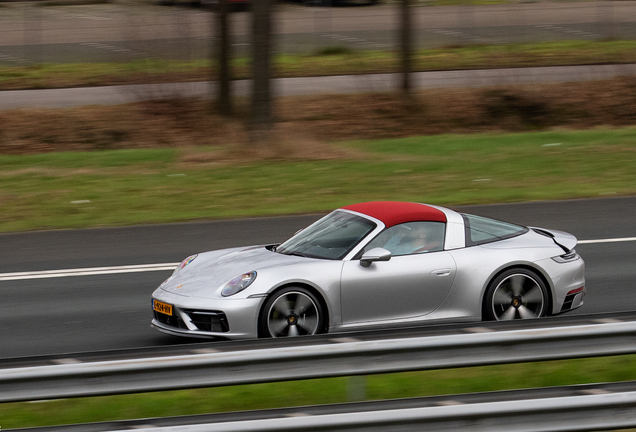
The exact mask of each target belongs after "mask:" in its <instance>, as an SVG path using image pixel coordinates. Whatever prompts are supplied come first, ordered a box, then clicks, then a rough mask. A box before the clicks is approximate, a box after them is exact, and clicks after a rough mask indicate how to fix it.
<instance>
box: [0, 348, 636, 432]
mask: <svg viewBox="0 0 636 432" xmlns="http://www.w3.org/2000/svg"><path fill="white" fill-rule="evenodd" d="M634 379H636V356H634V355H631V356H617V357H603V358H589V359H578V360H568V361H565V360H564V361H550V362H538V363H521V364H514V365H499V366H486V367H474V368H460V369H451V370H434V371H424V372H408V373H397V374H386V375H372V376H368V377H367V378H366V386H367V389H366V392H367V399H368V400H380V399H394V398H404V397H416V396H433V395H445V394H459V393H472V392H484V391H496V390H507V389H521V388H534V387H549V386H559V385H574V384H585V383H595V382H616V381H627V380H634ZM346 398H347V378H330V379H318V380H307V381H294V382H283V383H275V384H257V385H245V386H234V387H220V388H209V389H196V390H181V391H172V392H160V393H147V394H135V395H124V396H105V397H93V398H78V399H66V400H54V401H48V402H43V403H11V404H2V405H0V419H1V420H2V426H3V429H4V428H7V429H11V428H19V427H32V426H46V425H55V424H72V423H84V422H95V421H111V420H124V419H134V418H149V417H164V416H166V417H167V416H177V415H189V414H203V413H214V412H227V411H241V410H253V409H268V408H279V407H288V406H302V405H315V404H326V403H341V402H346Z"/></svg>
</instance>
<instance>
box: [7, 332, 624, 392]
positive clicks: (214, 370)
mask: <svg viewBox="0 0 636 432" xmlns="http://www.w3.org/2000/svg"><path fill="white" fill-rule="evenodd" d="M473 331H474V332H475V333H473V334H453V335H444V336H428V337H410V338H403V339H385V340H373V341H350V340H347V339H346V338H343V339H342V343H337V344H308V345H302V340H299V341H298V342H299V343H298V345H295V346H287V347H282V348H276V349H272V348H265V349H256V350H245V351H235V352H214V350H213V349H212V350H210V351H211V352H207V353H201V354H195V355H182V356H167V357H154V358H143V359H129V360H112V361H96V362H85V363H72V364H59V365H48V366H37V367H14V368H7V369H1V370H0V402H15V401H28V400H41V399H52V398H64V397H80V396H96V395H107V394H123V393H136V392H145V391H159V390H175V389H185V388H198V387H213V386H225V385H237V384H251V383H262V382H275V381H288V380H296V379H310V378H324V377H336V376H351V375H364V374H373V373H388V372H403V371H412V370H427V369H442V368H451V367H465V366H481V365H492V364H503V363H513V362H528V361H539V360H556V359H566V358H579V357H592V356H603V355H616V354H629V353H636V321H629V322H609V323H602V324H590V325H582V326H565V327H555V328H550V327H546V328H532V329H525V330H507V331H491V330H490V329H488V328H483V329H481V328H474V329H473ZM480 331H483V332H480Z"/></svg>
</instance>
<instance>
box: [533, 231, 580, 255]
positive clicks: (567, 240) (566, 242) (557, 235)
mask: <svg viewBox="0 0 636 432" xmlns="http://www.w3.org/2000/svg"><path fill="white" fill-rule="evenodd" d="M530 229H532V230H533V231H534V232H536V233H538V234H541V235H544V236H546V237H551V238H552V240H554V242H555V243H556V244H558V245H559V246H561V248H563V250H564V251H565V252H570V251H571V250H572V249H574V247H575V246H576V243H577V242H578V240H577V239H576V237H574V236H573V235H572V234H569V233H566V232H564V231H557V230H552V229H551V230H548V229H545V228H536V227H530Z"/></svg>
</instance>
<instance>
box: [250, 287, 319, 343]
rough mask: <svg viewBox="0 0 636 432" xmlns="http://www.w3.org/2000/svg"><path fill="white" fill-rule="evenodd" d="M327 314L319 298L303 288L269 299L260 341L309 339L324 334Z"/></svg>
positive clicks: (291, 289)
mask: <svg viewBox="0 0 636 432" xmlns="http://www.w3.org/2000/svg"><path fill="white" fill-rule="evenodd" d="M323 326H324V313H323V308H322V306H321V303H320V301H319V300H318V298H316V296H315V295H314V294H313V293H312V292H311V291H309V290H308V289H306V288H303V287H293V286H292V287H287V288H283V289H282V290H280V291H277V292H275V293H274V294H273V295H272V296H271V297H269V298H268V299H267V301H266V302H265V304H264V305H263V309H262V310H261V314H260V318H259V336H260V337H274V338H276V337H293V336H309V335H313V334H317V333H320V332H321V331H322V329H323Z"/></svg>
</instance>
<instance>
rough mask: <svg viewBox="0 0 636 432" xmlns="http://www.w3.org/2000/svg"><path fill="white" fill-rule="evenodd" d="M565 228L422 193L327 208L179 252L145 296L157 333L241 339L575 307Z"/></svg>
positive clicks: (576, 283)
mask: <svg viewBox="0 0 636 432" xmlns="http://www.w3.org/2000/svg"><path fill="white" fill-rule="evenodd" d="M576 243H577V240H576V238H575V237H574V236H572V235H570V234H567V233H564V232H560V231H554V230H547V229H543V228H529V227H524V226H519V225H514V224H511V223H507V222H501V221H498V220H493V219H488V218H484V217H480V216H473V215H470V214H464V213H458V212H455V211H453V210H450V209H447V208H443V207H438V206H433V205H425V204H417V203H406V202H386V201H384V202H368V203H361V204H354V205H350V206H347V207H343V208H340V209H337V210H335V211H333V212H332V213H330V214H328V215H327V216H325V217H323V218H322V219H320V220H318V221H317V222H315V223H313V224H312V225H310V226H309V227H307V228H305V229H303V230H301V231H299V232H298V233H296V235H294V236H293V237H292V238H290V239H289V240H287V241H286V242H284V243H282V244H278V245H263V246H252V247H242V248H233V249H224V250H217V251H212V252H205V253H200V254H198V255H193V256H190V257H188V258H186V259H185V260H184V261H183V262H182V263H181V264H180V265H179V267H178V268H177V269H176V270H175V271H174V273H173V274H172V276H170V278H168V279H167V280H166V281H165V282H163V283H162V284H161V286H159V288H157V289H156V290H155V292H154V293H153V295H152V308H153V312H154V319H153V320H152V327H154V328H156V329H157V330H159V331H162V332H164V333H168V334H173V335H181V336H192V337H216V338H229V339H244V338H255V337H286V336H302V335H311V334H315V333H326V332H342V331H349V330H354V329H356V330H359V329H366V328H373V327H378V326H382V327H387V326H399V325H412V324H414V323H420V322H422V321H442V320H448V321H459V320H473V321H474V320H513V319H529V318H537V317H541V316H545V315H555V314H559V313H561V312H566V311H569V310H572V309H575V308H578V307H580V306H581V305H582V304H583V297H584V296H585V276H584V269H585V265H584V263H583V260H582V259H581V257H580V256H579V255H578V254H577V253H576V252H575V251H574V246H575V245H576Z"/></svg>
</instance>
